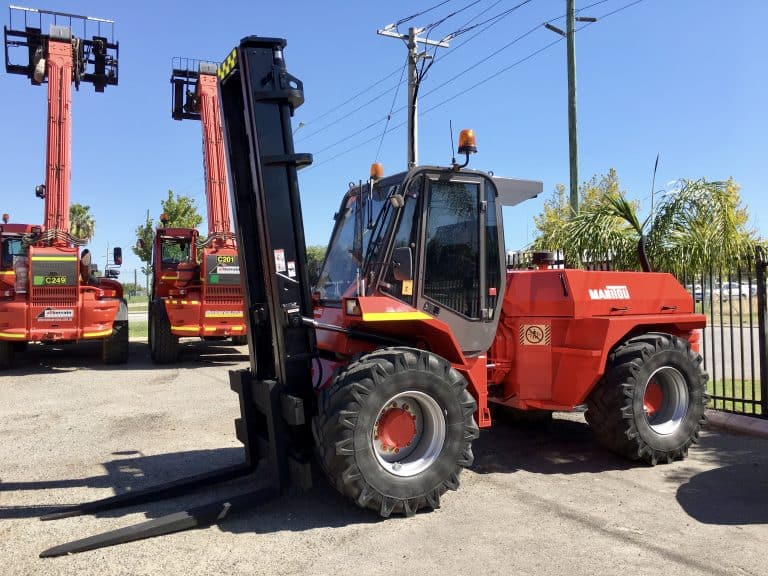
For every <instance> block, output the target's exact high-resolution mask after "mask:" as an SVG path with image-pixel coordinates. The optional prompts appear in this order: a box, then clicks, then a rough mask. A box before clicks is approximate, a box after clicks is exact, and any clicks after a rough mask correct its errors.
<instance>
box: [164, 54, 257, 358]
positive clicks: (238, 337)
mask: <svg viewBox="0 0 768 576" xmlns="http://www.w3.org/2000/svg"><path fill="white" fill-rule="evenodd" d="M182 63H183V64H184V66H182V65H181V64H182ZM195 68H197V69H195ZM216 82H217V81H216V65H215V64H211V63H209V62H199V61H197V60H190V59H186V58H185V59H174V66H173V71H172V74H171V84H172V85H173V109H172V116H173V118H174V119H175V120H185V119H187V120H199V121H200V122H201V124H202V128H203V160H204V167H205V198H206V205H207V214H208V236H207V237H206V238H205V240H202V241H201V239H200V238H199V235H198V232H197V230H195V229H194V228H170V227H168V226H167V220H166V219H165V216H161V226H160V227H158V229H157V230H156V232H155V239H154V245H153V248H152V271H153V276H152V302H151V304H150V309H149V349H150V354H151V356H152V359H153V360H154V361H155V362H157V363H158V364H167V363H169V362H175V361H176V359H177V357H178V351H179V337H184V336H185V337H190V336H191V337H196V336H197V337H200V338H202V339H203V340H224V339H225V338H231V339H232V341H233V343H234V344H236V345H242V344H245V343H246V341H247V340H246V335H245V320H244V318H243V316H244V315H243V291H242V288H241V286H240V267H239V265H238V256H237V245H236V243H235V235H234V234H233V233H232V224H231V219H230V215H229V190H228V189H227V188H228V187H227V169H226V164H225V160H224V140H223V136H222V129H221V112H220V110H219V93H218V87H217V84H216Z"/></svg>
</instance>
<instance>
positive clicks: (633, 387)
mask: <svg viewBox="0 0 768 576" xmlns="http://www.w3.org/2000/svg"><path fill="white" fill-rule="evenodd" d="M284 47H285V41H284V40H280V39H271V38H260V37H248V38H244V39H243V40H242V41H241V42H240V44H239V46H238V47H236V48H235V49H234V50H233V51H232V52H231V54H230V55H229V56H228V57H227V58H226V59H225V61H224V62H223V63H222V64H221V65H220V67H219V84H220V93H221V102H222V110H223V118H224V126H225V133H226V143H227V151H228V154H229V168H230V179H231V182H232V197H233V200H234V202H233V203H234V213H235V217H236V219H237V223H238V226H237V229H238V249H239V251H240V263H241V268H242V272H243V280H244V288H245V301H246V303H247V310H248V316H247V320H248V334H249V350H250V359H251V369H250V370H245V371H237V372H231V373H230V376H231V385H232V388H233V390H235V391H237V392H238V394H239V397H240V407H241V418H240V419H238V420H237V421H236V426H235V428H236V432H237V436H238V438H239V439H240V440H241V441H242V442H243V444H244V446H245V462H244V463H243V464H242V465H241V466H237V467H231V468H227V469H224V470H220V471H214V472H211V473H208V474H204V475H201V476H197V477H193V478H189V479H184V480H179V481H176V482H172V483H170V484H166V485H164V486H160V487H157V488H154V489H147V490H141V491H135V492H133V493H130V494H124V495H120V496H115V497H112V498H108V499H106V500H101V501H97V502H92V503H88V504H84V505H81V506H75V507H72V508H69V509H65V510H63V511H61V512H58V513H54V514H51V515H49V516H48V517H47V518H57V517H65V516H71V515H77V514H83V513H89V512H97V511H101V510H105V509H109V508H115V507H120V506H125V505H130V504H136V503H140V502H146V501H148V500H152V499H154V498H158V497H161V496H169V495H174V494H177V493H180V492H182V491H185V490H189V489H192V488H195V487H198V486H200V485H203V484H209V483H212V482H217V481H221V480H227V479H230V478H232V477H234V476H239V475H245V474H250V473H251V472H253V471H254V470H255V468H256V465H257V464H258V463H259V462H260V461H262V460H263V461H264V463H265V464H266V470H267V471H269V473H270V474H271V475H270V476H269V477H268V479H269V484H268V486H267V487H266V488H264V489H261V490H259V491H258V492H255V493H252V494H248V495H245V496H239V497H237V498H235V499H227V500H224V501H221V502H216V503H212V504H208V505H205V506H201V507H199V508H195V509H193V510H189V511H186V512H182V513H176V514H171V515H169V516H165V517H163V518H158V519H156V520H151V521H148V522H145V523H142V524H139V525H136V526H131V527H128V528H123V529H120V530H116V531H112V532H107V533H105V534H101V535H98V536H94V537H91V538H86V539H84V540H80V541H76V542H72V543H69V544H65V545H63V546H58V547H56V548H52V549H50V550H47V551H45V552H44V553H43V555H44V556H56V555H61V554H66V553H71V552H79V551H83V550H89V549H92V548H98V547H101V546H108V545H112V544H117V543H121V542H126V541H130V540H136V539H139V538H146V537H150V536H155V535H158V534H163V533H168V532H173V531H176V530H183V529H186V528H189V527H193V526H202V525H208V524H211V523H214V522H217V521H218V520H220V519H221V518H223V517H224V516H225V515H226V514H227V513H228V511H229V510H230V509H231V508H233V507H237V506H240V507H248V506H253V505H256V504H259V503H262V502H264V501H265V500H266V499H267V498H271V497H273V496H275V495H277V494H279V493H280V492H281V491H283V490H285V489H286V488H287V487H288V486H291V485H293V486H298V487H307V486H308V485H309V484H310V483H311V469H310V461H311V458H312V456H313V454H314V456H315V457H316V460H317V461H318V462H319V464H320V467H321V468H322V470H323V471H324V473H325V475H326V476H327V478H328V480H329V481H330V482H331V484H333V485H334V486H335V487H336V488H337V489H338V490H339V492H341V493H342V494H344V495H346V496H347V497H349V498H350V499H351V500H352V501H354V502H355V503H356V504H357V505H358V506H361V507H365V508H371V509H373V510H375V511H376V512H377V513H379V514H380V515H381V516H384V517H387V516H390V515H391V514H393V513H394V514H404V515H411V514H414V513H415V512H416V511H418V510H420V509H432V508H437V507H438V506H440V502H441V497H442V496H443V494H444V493H445V492H446V491H447V490H449V489H450V490H455V489H456V488H458V486H459V474H460V472H461V470H462V469H463V468H465V467H468V466H470V465H471V464H472V462H473V454H472V442H473V440H474V439H475V438H477V436H478V434H479V429H480V428H487V427H489V426H490V425H491V412H490V410H489V407H490V405H492V404H497V405H502V406H507V407H513V408H515V409H519V410H548V411H555V410H574V409H576V408H578V407H580V406H581V405H583V404H584V403H586V404H587V405H588V412H587V418H588V420H589V422H590V424H591V426H592V427H593V428H594V430H595V435H596V437H597V439H598V440H599V441H601V442H602V443H603V444H605V445H606V446H607V447H608V448H610V449H611V450H614V451H615V452H617V453H619V454H621V455H623V456H626V457H628V458H630V459H642V460H644V461H645V462H648V463H650V464H656V463H657V462H661V463H666V462H671V461H673V460H676V459H679V458H683V457H684V456H685V455H686V453H687V450H688V448H689V446H690V445H691V444H692V443H694V442H695V441H696V439H697V437H698V434H699V429H700V427H701V425H702V423H703V421H704V408H705V404H706V400H707V396H706V394H705V382H706V375H705V374H703V373H702V371H701V357H700V356H699V354H698V352H697V347H698V340H697V334H698V333H697V330H699V329H700V328H702V327H703V326H704V317H703V316H702V315H699V314H694V313H693V302H692V300H691V297H690V296H689V295H688V294H687V293H686V291H685V290H684V289H683V287H682V286H680V284H678V283H677V281H676V280H675V279H674V278H673V277H672V276H670V275H667V274H657V273H636V272H586V271H582V270H569V269H564V270H558V269H549V268H548V267H547V266H546V265H544V264H542V268H541V269H536V270H525V271H519V272H518V271H515V272H507V271H506V270H505V258H504V255H505V251H504V234H503V226H502V218H501V216H502V211H501V209H502V206H513V205H515V204H517V203H520V202H522V201H524V200H526V199H529V198H532V197H534V196H536V195H537V194H539V193H540V192H541V190H542V184H541V183H540V182H532V181H526V180H511V179H507V178H499V177H496V176H492V175H491V174H488V173H484V172H480V171H476V170H470V169H467V168H466V166H467V163H468V161H469V156H470V154H471V153H473V152H475V142H474V136H473V134H472V133H471V132H468V131H465V132H463V133H462V135H461V139H460V144H459V151H460V153H462V154H464V155H465V156H466V160H467V162H465V163H464V164H463V165H458V164H455V163H454V164H453V165H452V166H448V167H432V166H422V167H415V168H412V169H410V170H408V171H407V172H403V173H400V174H394V175H392V176H388V177H381V173H380V169H379V167H377V166H375V167H374V170H373V173H372V177H371V179H370V180H369V181H368V182H366V183H364V184H360V185H356V186H352V187H351V188H350V189H349V190H348V191H347V192H346V194H345V195H344V197H343V199H342V202H341V206H340V209H339V211H338V212H337V214H336V218H335V219H336V225H335V228H334V231H333V235H332V237H331V241H330V244H329V247H328V252H327V257H326V260H325V263H324V266H323V268H322V273H321V276H320V281H319V284H318V286H317V290H316V292H315V293H314V295H312V294H311V291H310V286H309V283H308V281H307V270H306V253H305V244H304V234H303V230H304V228H303V223H302V215H301V207H300V202H299V191H298V183H297V174H296V171H297V169H299V168H300V167H302V166H305V165H307V164H308V163H309V162H311V157H310V156H309V155H306V154H297V153H295V152H294V149H293V138H292V132H291V125H290V117H291V115H292V113H293V110H294V109H295V108H296V107H298V106H299V105H301V104H302V102H303V99H304V98H303V87H302V84H301V82H300V81H299V80H298V79H296V78H294V77H293V76H291V75H290V74H289V73H288V72H287V70H286V67H285V61H284V58H283V49H284Z"/></svg>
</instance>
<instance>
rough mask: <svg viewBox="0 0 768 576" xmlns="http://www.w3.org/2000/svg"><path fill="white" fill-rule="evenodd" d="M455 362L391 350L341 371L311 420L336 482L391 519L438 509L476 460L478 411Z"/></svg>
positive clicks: (329, 473)
mask: <svg viewBox="0 0 768 576" xmlns="http://www.w3.org/2000/svg"><path fill="white" fill-rule="evenodd" d="M466 387H467V382H466V380H465V379H464V377H463V376H462V375H461V374H460V373H459V372H457V371H456V370H455V369H454V368H452V367H451V365H450V363H449V362H448V361H447V360H445V359H443V358H441V357H439V356H437V355H435V354H432V353H430V352H426V351H424V350H418V349H414V348H387V349H384V350H379V351H376V352H372V353H370V354H367V355H365V356H363V357H361V358H360V359H359V360H358V361H357V362H355V363H353V364H351V365H350V366H348V367H347V368H346V369H345V370H344V371H343V372H341V373H340V374H339V375H338V376H337V377H336V379H335V380H334V383H333V384H332V385H331V386H330V387H329V388H328V389H326V390H324V391H323V392H322V393H321V395H320V399H319V413H318V415H317V417H316V418H315V419H314V421H313V432H314V434H315V441H316V444H317V451H318V459H319V461H320V464H321V466H322V467H323V469H324V470H325V472H326V474H327V476H328V478H329V480H330V482H331V484H333V485H334V486H335V487H336V489H337V490H338V491H339V492H341V493H342V494H344V495H345V496H348V497H349V498H351V499H352V500H353V501H355V503H357V505H358V506H360V507H363V508H370V509H373V510H376V511H377V512H378V513H379V514H380V515H381V516H383V517H388V516H390V515H391V514H392V513H393V512H394V513H398V514H405V515H407V516H409V515H411V514H414V513H415V512H416V511H417V510H419V509H421V508H438V507H439V506H440V496H442V495H443V494H444V493H445V491H446V490H448V489H451V490H456V489H457V488H458V486H459V474H460V473H461V470H462V468H465V467H467V466H470V465H471V464H472V462H473V460H474V457H473V454H472V441H473V440H474V439H475V438H477V437H478V435H479V430H478V427H477V425H476V424H475V420H474V413H475V410H476V408H477V406H476V403H475V400H474V398H473V397H472V395H471V394H470V393H469V392H468V391H467V389H466Z"/></svg>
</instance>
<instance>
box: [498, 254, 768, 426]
mask: <svg viewBox="0 0 768 576" xmlns="http://www.w3.org/2000/svg"><path fill="white" fill-rule="evenodd" d="M556 254H557V258H556V260H555V263H554V264H553V265H552V266H551V267H552V268H564V267H565V261H566V258H565V257H564V256H563V254H562V252H558V253H556ZM767 261H768V259H767V258H766V254H765V252H764V251H763V250H762V249H761V248H758V249H757V250H756V251H755V252H754V253H752V254H749V255H747V256H745V257H743V258H741V259H738V260H736V261H735V262H734V263H733V264H732V266H730V268H729V269H709V270H705V271H696V272H690V271H683V272H682V273H680V274H677V277H678V279H679V280H680V282H681V283H682V284H683V285H684V286H685V287H686V289H687V290H688V292H689V293H690V294H691V296H692V297H693V300H694V308H695V311H696V312H699V313H701V314H704V315H705V316H706V317H707V326H706V328H704V329H703V330H702V333H701V344H700V346H701V353H702V356H703V357H704V369H705V370H706V371H707V373H708V374H709V383H708V392H709V394H710V398H711V399H710V403H709V407H710V408H713V409H716V410H722V411H725V412H734V413H738V414H748V415H750V416H759V417H761V418H768V354H767V353H766V344H767V342H768V332H767V330H768V327H767V324H766V320H767V308H766V303H767V302H768V294H766V267H767V266H768V264H767ZM507 267H508V268H509V269H517V270H519V269H526V268H533V267H534V266H533V265H532V253H530V252H514V253H509V254H507ZM584 267H585V268H588V269H592V270H611V269H613V268H612V266H611V262H610V259H607V258H606V259H604V260H599V261H594V262H591V263H588V264H587V265H585V266H584Z"/></svg>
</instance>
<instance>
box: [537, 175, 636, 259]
mask: <svg viewBox="0 0 768 576" xmlns="http://www.w3.org/2000/svg"><path fill="white" fill-rule="evenodd" d="M623 196H624V193H623V192H621V190H620V187H619V177H618V175H617V174H616V171H615V170H614V169H613V168H611V169H610V170H609V171H608V174H605V175H603V176H599V177H598V176H593V177H592V178H591V179H590V180H588V181H587V182H584V183H583V184H582V185H581V186H580V187H579V215H578V216H576V217H574V215H573V211H572V210H571V206H570V202H569V198H568V195H567V194H566V191H565V186H563V185H562V184H558V185H557V186H556V187H555V190H554V192H553V194H552V196H551V197H550V198H549V199H548V200H546V201H545V202H544V209H543V211H542V213H541V214H539V215H538V216H534V219H533V221H534V224H535V225H536V229H537V231H538V233H537V236H536V238H535V239H534V240H533V242H532V244H531V249H533V250H553V251H556V250H563V251H564V252H565V254H566V257H567V258H568V260H569V264H570V265H579V264H580V263H581V262H582V260H590V261H595V260H604V259H605V258H606V254H607V253H608V252H612V253H613V252H616V251H617V249H619V248H620V247H621V249H622V250H623V247H624V244H625V243H626V241H627V239H626V238H625V235H626V232H627V231H626V229H625V228H626V227H625V226H624V225H623V224H622V223H621V222H620V221H619V220H616V219H613V218H595V217H596V216H598V215H600V214H601V212H602V211H604V210H605V198H606V197H608V198H618V197H623ZM598 221H599V222H598ZM577 230H578V234H579V235H578V236H576V237H574V233H576V232H577Z"/></svg>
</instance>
